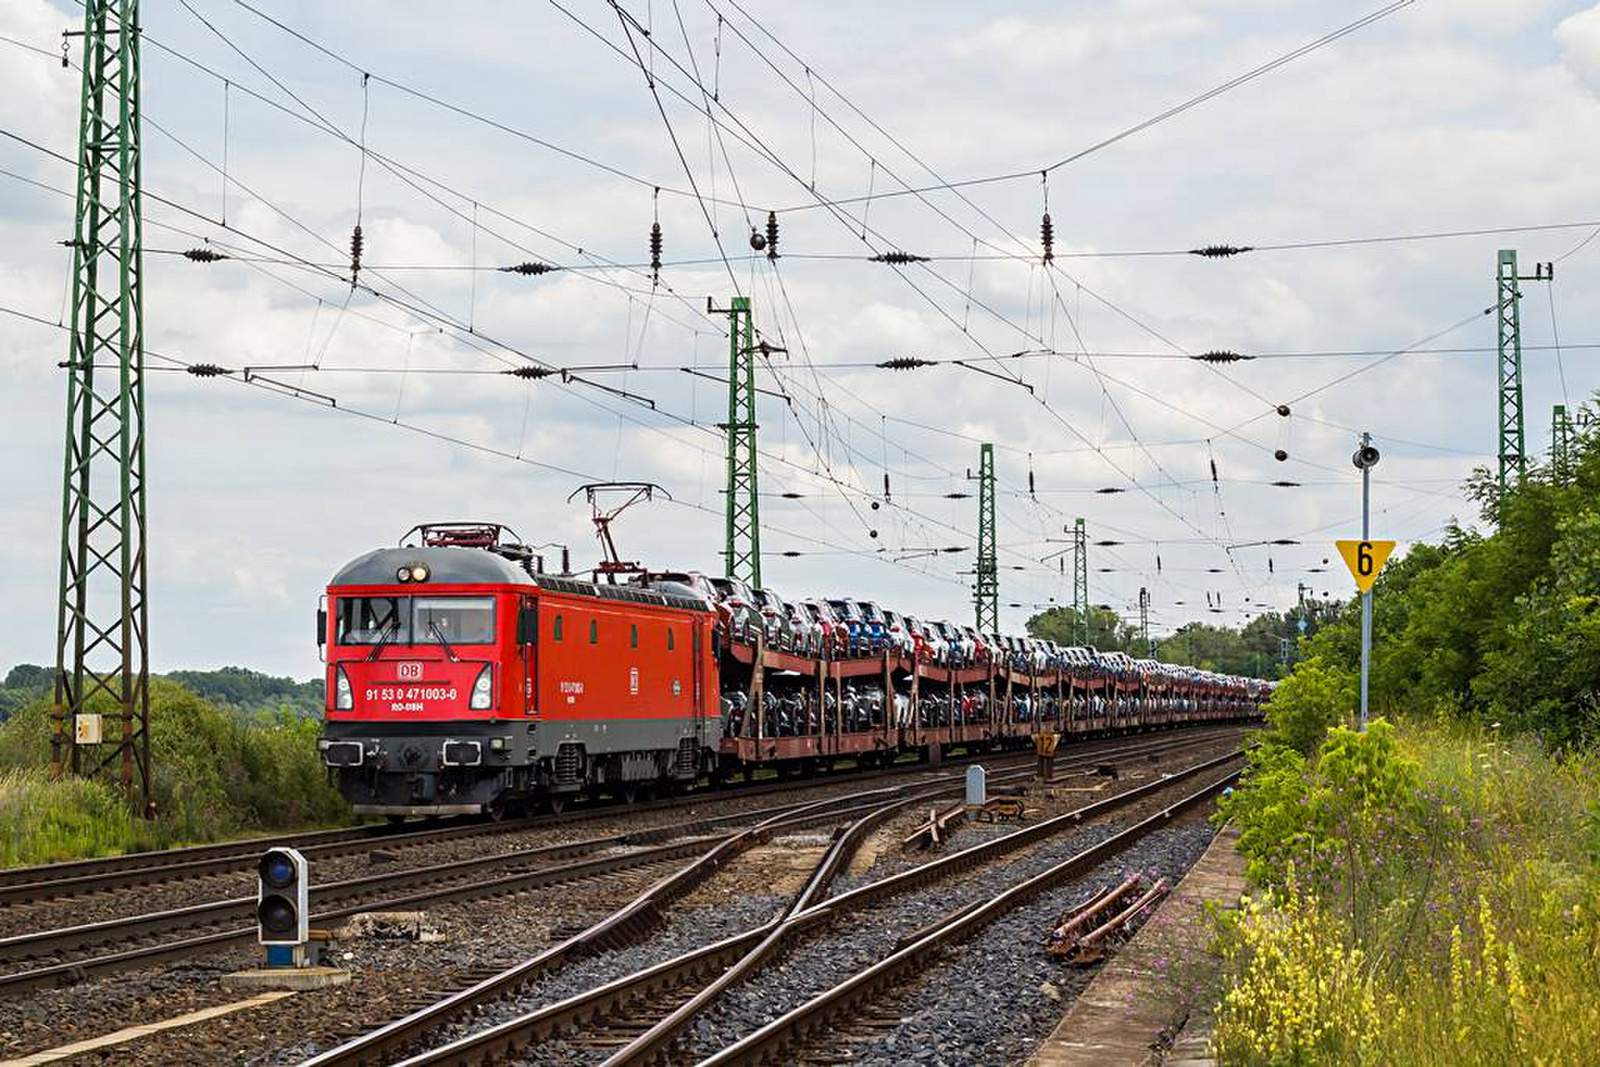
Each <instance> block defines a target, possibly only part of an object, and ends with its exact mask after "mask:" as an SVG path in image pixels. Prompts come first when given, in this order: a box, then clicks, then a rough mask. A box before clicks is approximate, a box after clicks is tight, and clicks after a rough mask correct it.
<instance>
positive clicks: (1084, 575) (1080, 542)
mask: <svg viewBox="0 0 1600 1067" xmlns="http://www.w3.org/2000/svg"><path fill="white" fill-rule="evenodd" d="M1072 614H1073V616H1074V618H1073V628H1074V629H1075V630H1076V640H1077V642H1078V644H1079V645H1083V646H1087V645H1088V644H1089V532H1088V530H1087V529H1085V527H1084V525H1083V520H1082V519H1078V520H1077V521H1075V522H1074V523H1073V524H1072Z"/></svg>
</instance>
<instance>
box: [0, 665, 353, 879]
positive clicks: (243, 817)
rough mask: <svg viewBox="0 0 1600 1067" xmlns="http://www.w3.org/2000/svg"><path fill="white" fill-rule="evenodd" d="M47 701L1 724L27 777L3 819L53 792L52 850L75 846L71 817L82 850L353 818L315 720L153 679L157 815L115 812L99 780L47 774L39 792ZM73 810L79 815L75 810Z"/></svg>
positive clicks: (44, 819) (46, 821)
mask: <svg viewBox="0 0 1600 1067" xmlns="http://www.w3.org/2000/svg"><path fill="white" fill-rule="evenodd" d="M49 708H50V704H49V701H48V700H44V699H40V700H35V701H33V702H32V703H30V704H28V705H26V706H24V707H23V708H21V709H20V710H19V711H18V712H17V713H16V714H15V715H13V716H12V717H11V718H10V719H9V720H7V721H6V722H5V723H3V724H0V771H5V770H12V771H17V772H23V774H24V777H23V778H19V779H18V781H19V782H21V781H26V782H27V783H28V785H27V788H26V789H24V788H23V787H22V786H20V785H19V786H17V787H16V788H15V789H14V790H13V791H11V792H10V793H7V794H4V796H3V802H4V803H5V804H6V805H7V810H5V811H3V812H0V821H3V822H5V823H7V824H8V825H12V826H17V827H25V826H29V825H31V823H30V819H32V818H33V816H31V815H30V814H29V812H28V810H27V804H28V803H30V802H32V801H38V800H40V799H41V798H45V797H48V799H49V803H48V804H45V805H43V806H42V807H41V808H40V811H39V814H38V818H39V819H40V820H41V822H40V825H41V827H46V828H50V827H54V828H56V829H50V830H49V832H50V834H51V835H53V836H52V837H51V842H52V844H51V846H50V847H49V848H46V849H45V850H44V852H45V854H48V856H50V857H51V858H61V856H62V855H63V854H74V853H72V851H71V836H72V835H71V833H70V832H67V831H64V830H60V829H59V828H60V827H63V826H69V825H75V826H79V827H80V828H82V830H83V833H84V839H83V842H82V846H81V849H80V850H79V851H78V852H77V853H76V854H82V855H93V854H97V853H98V852H99V851H104V850H106V849H107V848H109V847H110V846H109V845H108V842H110V841H118V842H120V847H121V848H124V849H137V848H149V847H159V846H162V845H165V844H168V843H171V842H175V841H182V842H194V841H208V840H215V839H217V838H221V837H225V836H234V835H238V834H241V833H251V832H258V831H265V830H276V829H286V828H293V827H300V826H307V825H324V824H331V823H343V822H347V821H348V820H349V818H350V810H349V807H348V805H346V804H345V802H344V799H343V798H342V797H340V796H339V794H338V792H337V791H336V790H334V789H333V788H332V787H330V786H329V785H328V783H327V780H326V772H325V770H324V768H323V765H322V760H321V757H320V755H319V753H318V752H317V747H316V740H317V735H318V732H319V724H318V723H317V722H316V721H315V720H309V719H303V718H301V717H299V716H298V715H296V714H295V713H294V712H293V711H292V710H290V709H287V708H285V709H283V710H281V711H280V712H278V713H277V714H275V715H267V714H261V713H258V714H256V715H255V716H251V717H246V716H244V715H243V714H241V713H239V712H237V711H234V710H231V709H224V708H218V707H217V706H216V705H214V704H211V703H209V702H207V701H205V700H202V699H201V698H200V697H198V696H196V695H195V694H194V693H192V692H191V691H189V690H188V689H187V688H185V687H184V686H182V685H179V684H178V683H176V682H173V681H170V680H167V679H164V678H152V679H151V682H150V736H151V746H150V747H151V765H152V767H151V795H152V799H153V800H154V802H155V807H156V819H155V820H154V821H153V823H148V824H147V823H146V822H145V821H144V820H142V819H139V820H134V821H133V822H131V823H130V822H128V821H126V820H109V819H108V818H107V816H106V812H105V810H104V807H103V804H102V802H101V797H102V791H103V788H104V787H103V786H101V785H100V783H94V784H93V785H92V786H91V784H90V783H82V782H74V783H63V782H50V783H44V784H43V785H44V788H45V792H44V793H40V792H38V789H39V788H40V786H39V785H38V783H36V782H35V781H34V779H33V778H32V777H28V776H30V775H36V774H37V773H38V772H39V770H40V769H41V768H44V767H46V766H48V764H49V760H50V721H49ZM91 708H93V709H95V710H99V711H100V712H101V713H102V714H106V713H109V712H110V711H111V710H112V707H111V705H110V703H109V702H108V701H91ZM58 787H59V788H58ZM69 787H70V788H69ZM78 787H85V788H82V789H80V788H78ZM68 813H75V814H72V815H71V818H68ZM74 819H76V820H79V821H78V822H73V820H74ZM62 850H66V852H65V853H63V851H62ZM113 850H115V849H113ZM12 862H18V861H15V860H13V861H12Z"/></svg>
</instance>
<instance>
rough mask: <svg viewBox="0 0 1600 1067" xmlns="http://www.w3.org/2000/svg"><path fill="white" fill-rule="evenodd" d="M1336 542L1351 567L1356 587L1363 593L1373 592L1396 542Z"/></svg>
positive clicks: (1345, 561)
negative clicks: (1373, 586)
mask: <svg viewBox="0 0 1600 1067" xmlns="http://www.w3.org/2000/svg"><path fill="white" fill-rule="evenodd" d="M1334 544H1336V545H1338V546H1339V555H1341V556H1343V557H1344V565H1345V566H1346V567H1349V568H1350V576H1351V577H1352V578H1354V579H1355V580H1356V587H1357V588H1358V589H1360V590H1361V591H1362V592H1363V593H1367V592H1371V591H1372V583H1373V582H1375V581H1377V580H1378V572H1379V571H1381V570H1383V565H1384V564H1385V563H1387V562H1389V553H1391V552H1393V551H1394V542H1393V541H1335V542H1334Z"/></svg>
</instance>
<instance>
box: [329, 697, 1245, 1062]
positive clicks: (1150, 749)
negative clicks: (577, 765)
mask: <svg viewBox="0 0 1600 1067" xmlns="http://www.w3.org/2000/svg"><path fill="white" fill-rule="evenodd" d="M1197 732H1202V736H1201V737H1198V738H1196V737H1186V738H1178V737H1173V736H1170V735H1169V734H1168V733H1167V732H1166V731H1163V732H1162V733H1163V735H1164V736H1162V737H1160V738H1146V739H1142V740H1140V741H1137V742H1133V743H1131V744H1124V745H1123V746H1122V747H1121V748H1115V747H1113V748H1110V749H1105V748H1100V747H1097V748H1096V750H1095V751H1094V752H1086V753H1082V754H1081V755H1079V756H1076V757H1068V758H1065V759H1063V760H1062V764H1063V765H1064V766H1065V767H1068V768H1070V767H1074V766H1088V765H1091V764H1095V763H1101V762H1104V761H1105V760H1106V759H1108V758H1126V757H1128V756H1139V755H1147V754H1151V753H1154V752H1156V751H1168V750H1174V749H1182V748H1187V747H1192V746H1194V745H1195V744H1205V743H1207V742H1210V741H1215V740H1220V739H1222V738H1226V737H1228V736H1230V735H1231V734H1234V733H1236V732H1237V727H1235V726H1232V725H1229V726H1223V727H1218V728H1209V727H1208V728H1201V729H1200V730H1199V731H1197ZM1119 740H1121V739H1119ZM1028 777H1031V771H1017V772H1014V773H1012V774H1008V775H997V776H995V778H994V780H995V781H1003V780H1008V779H1011V778H1028ZM908 788H910V787H908ZM926 795H927V794H926V793H924V794H923V795H920V796H914V797H912V798H910V799H912V800H919V799H925V798H926ZM836 814H837V813H836ZM691 866H693V865H691ZM680 873H682V872H680ZM827 877H831V874H830V875H828V876H827ZM636 903H637V902H636ZM632 906H633V905H630V906H629V907H630V908H631V907H632ZM626 910H628V909H623V911H626ZM807 911H808V913H812V912H815V911H816V908H814V907H813V908H810V909H807ZM619 915H621V912H619V913H617V914H616V915H613V916H612V917H610V918H609V919H607V920H602V922H601V923H599V924H596V926H595V927H591V928H590V929H588V930H585V931H583V932H581V933H579V934H577V935H575V936H574V937H573V938H571V939H569V940H568V942H564V943H562V944H560V945H556V946H554V947H552V948H550V949H547V950H546V951H545V952H543V953H540V954H539V955H537V956H534V957H532V958H531V959H529V960H526V961H524V962H522V963H519V964H517V965H515V966H513V967H511V968H508V969H507V970H505V971H502V972H500V973H499V974H497V975H494V976H491V977H490V978H487V979H484V980H483V981H481V982H478V983H476V984H474V985H473V986H471V987H469V988H467V989H465V990H461V991H459V992H457V993H453V994H451V995H450V996H448V997H446V998H444V999H442V1000H439V1001H436V1002H434V1003H433V1004H431V1005H427V1006H425V1007H423V1008H420V1009H417V1010H416V1011H414V1012H412V1013H410V1014H408V1015H406V1016H404V1017H402V1018H400V1019H397V1020H394V1021H393V1022H391V1023H388V1024H386V1025H384V1026H382V1027H379V1028H377V1029H375V1030H371V1031H368V1032H367V1033H366V1034H363V1035H361V1036H360V1037H357V1038H353V1039H351V1040H350V1041H347V1042H345V1043H343V1044H341V1045H339V1046H336V1047H335V1048H332V1049H329V1050H326V1051H324V1052H323V1053H321V1054H319V1055H318V1056H316V1057H313V1058H312V1059H310V1060H307V1061H306V1063H305V1065H304V1067H329V1065H333V1064H341V1065H342V1064H356V1063H371V1062H375V1061H376V1060H377V1059H379V1058H381V1057H383V1056H385V1055H386V1054H388V1053H392V1052H394V1051H396V1050H398V1049H402V1048H404V1047H406V1046H407V1045H410V1044H413V1043H415V1042H416V1041H417V1040H418V1039H419V1038H420V1037H421V1036H422V1035H423V1034H425V1033H426V1032H428V1031H430V1030H433V1029H437V1028H439V1027H441V1026H443V1025H445V1024H446V1023H448V1022H449V1021H451V1020H453V1019H454V1018H455V1017H457V1016H459V1015H462V1014H466V1013H468V1012H471V1011H473V1010H475V1009H476V1008H477V1007H478V1006H480V1005H481V1004H483V1003H485V1002H487V1001H490V1000H494V999H497V998H499V997H501V996H504V995H506V994H508V993H511V992H514V991H515V990H516V989H518V988H520V987H521V986H522V985H523V984H525V983H526V982H527V981H528V980H529V979H530V978H532V977H534V976H535V975H537V974H540V973H543V972H545V971H547V970H550V969H553V968H554V967H556V966H559V965H560V964H561V963H563V962H565V960H566V959H567V958H570V957H571V956H573V955H575V954H576V953H577V952H578V951H581V950H582V948H583V946H585V945H588V944H590V943H592V942H593V941H594V939H595V938H596V937H597V936H598V935H597V933H596V931H597V929H598V928H599V927H601V926H604V925H606V924H607V923H610V922H611V921H612V920H615V919H617V917H618V916H619ZM797 918H798V917H797ZM806 921H811V920H806ZM758 940H759V939H758ZM574 942H582V944H581V945H575V944H574ZM727 943H728V944H739V945H743V944H745V941H744V940H742V939H741V938H733V939H730V940H729V942H727ZM713 947H715V946H713ZM727 951H728V952H733V951H734V950H733V949H728V950H727ZM733 958H734V959H737V958H738V957H737V956H734V957H733ZM602 988H604V987H602ZM574 1010H575V1011H578V1012H580V1013H584V1012H588V1011H590V1006H589V1005H588V1004H587V1003H586V1002H583V1001H582V999H581V998H574Z"/></svg>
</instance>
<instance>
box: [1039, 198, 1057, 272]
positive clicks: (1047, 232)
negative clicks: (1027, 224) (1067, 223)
mask: <svg viewBox="0 0 1600 1067" xmlns="http://www.w3.org/2000/svg"><path fill="white" fill-rule="evenodd" d="M1039 243H1040V244H1042V245H1044V261H1045V262H1046V263H1051V262H1054V261H1055V258H1056V228H1055V226H1054V225H1052V224H1051V222H1050V212H1048V211H1046V212H1045V213H1044V219H1043V220H1042V221H1040V223H1039Z"/></svg>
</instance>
